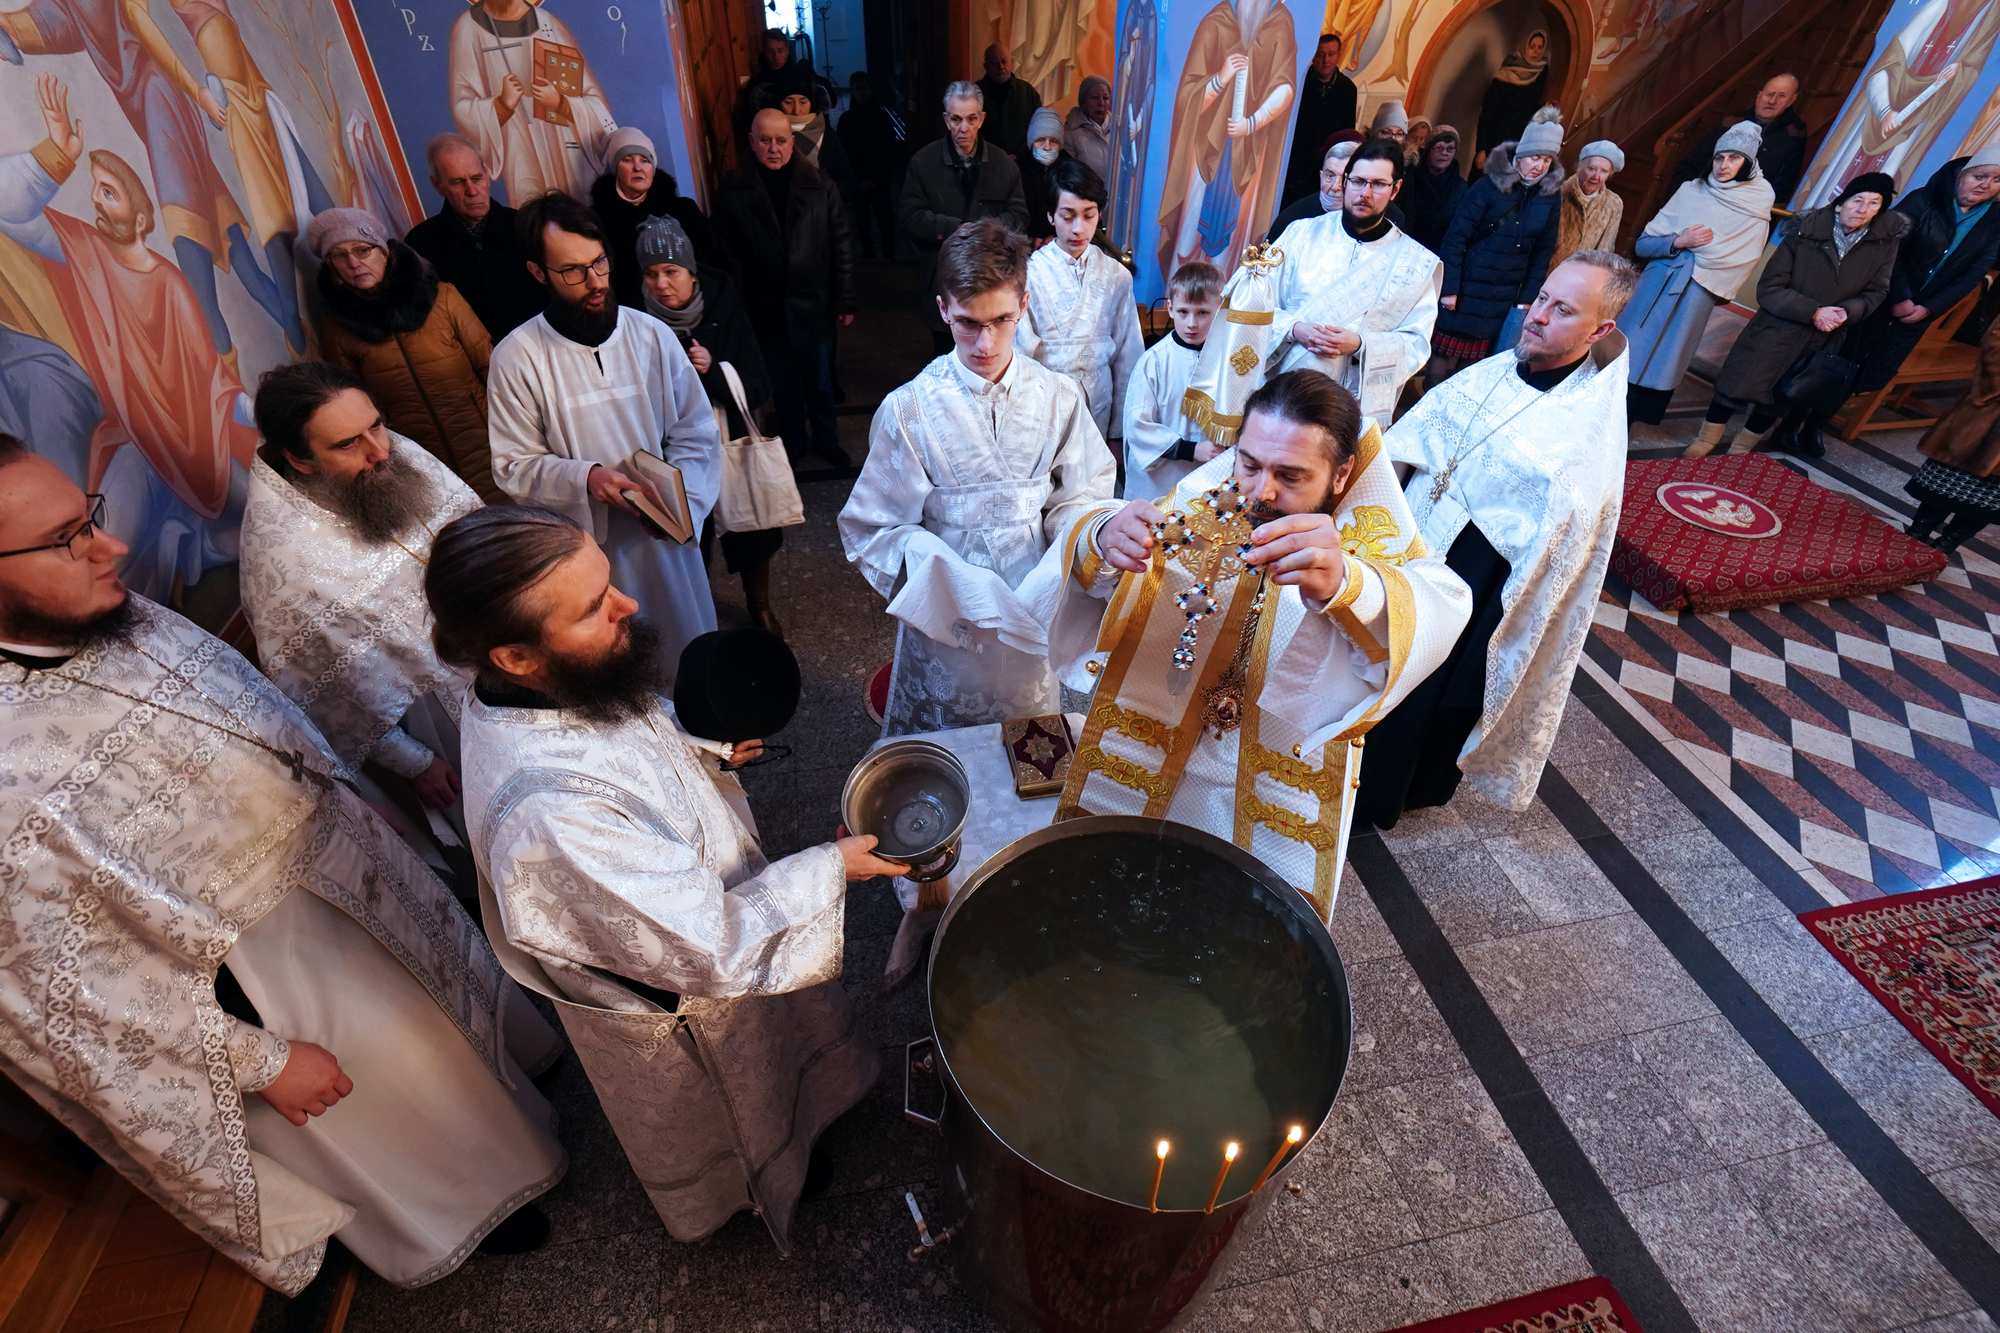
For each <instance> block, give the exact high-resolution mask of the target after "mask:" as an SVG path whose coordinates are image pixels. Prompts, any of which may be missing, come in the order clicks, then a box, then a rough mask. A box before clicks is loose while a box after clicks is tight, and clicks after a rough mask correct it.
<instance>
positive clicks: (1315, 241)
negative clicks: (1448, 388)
mask: <svg viewBox="0 0 2000 1333" xmlns="http://www.w3.org/2000/svg"><path fill="white" fill-rule="evenodd" d="M1342 216H1343V215H1342V214H1339V213H1322V214H1321V215H1320V216H1318V217H1316V218H1309V219H1307V220H1306V221H1304V222H1295V223H1293V224H1292V225H1291V226H1290V227H1287V228H1286V229H1285V236H1284V239H1283V241H1281V242H1280V243H1279V245H1278V248H1279V249H1281V250H1283V251H1284V252H1285V263H1284V266H1283V267H1282V268H1281V269H1280V270H1279V271H1278V314H1277V321H1276V322H1277V327H1278V338H1279V342H1278V347H1277V350H1276V351H1275V352H1273V353H1272V357H1271V360H1272V363H1273V364H1274V365H1275V366H1276V368H1277V369H1278V370H1280V371H1285V370H1298V369H1301V368H1304V367H1311V368H1312V369H1314V370H1322V371H1325V372H1326V373H1327V374H1329V375H1331V376H1333V377H1334V379H1336V380H1338V381H1339V382H1340V383H1341V384H1342V385H1344V386H1345V387H1346V389H1347V390H1348V392H1350V393H1352V394H1353V395H1354V396H1355V398H1356V399H1358V400H1359V401H1360V403H1361V414H1362V415H1363V416H1364V417H1366V418H1367V419H1368V420H1369V421H1372V422H1374V423H1375V424H1376V425H1377V426H1380V427H1381V428H1382V429H1383V430H1387V429H1388V428H1389V422H1390V420H1391V419H1392V418H1393V417H1394V415H1395V411H1396V399H1397V397H1398V395H1400V394H1401V393H1402V391H1403V384H1404V382H1405V381H1406V380H1408V379H1409V378H1410V376H1412V375H1414V374H1416V373H1417V372H1418V371H1420V370H1422V369H1423V368H1424V364H1425V363H1426V362H1427V361H1429V360H1430V356H1431V331H1432V329H1433V328H1435V327H1436V325H1437V312H1438V290H1439V288H1440V286H1441V285H1442V284H1443V282H1444V264H1443V263H1442V261H1440V260H1439V259H1438V257H1437V256H1436V255H1434V254H1432V253H1431V252H1430V251H1429V250H1426V249H1425V248H1424V247H1423V246H1422V245H1421V244H1419V243H1418V242H1416V241H1414V240H1412V239H1411V238H1410V237H1408V236H1406V235H1404V234H1403V233H1402V232H1400V231H1398V230H1396V228H1395V227H1394V226H1393V225H1391V226H1390V228H1389V231H1388V234H1387V235H1386V236H1384V237H1382V238H1381V239H1379V240H1373V241H1357V240H1355V239H1354V238H1353V237H1352V236H1349V235H1348V234H1347V229H1346V227H1345V226H1343V225H1342V222H1341V218H1342ZM1301 320H1304V321H1305V322H1306V323H1308V324H1322V325H1326V326H1328V327H1331V328H1340V329H1345V330H1347V331H1348V332H1349V333H1352V334H1355V335H1356V336H1357V337H1359V338H1360V339H1361V346H1360V347H1359V348H1358V349H1357V350H1356V351H1355V352H1354V353H1353V354H1352V355H1350V356H1337V357H1324V356H1320V355H1319V354H1318V353H1316V352H1313V351H1310V350H1308V349H1307V348H1305V347H1302V346H1300V345H1299V344H1297V343H1295V342H1293V341H1292V339H1291V330H1292V325H1294V324H1296V323H1298V322H1299V321H1301Z"/></svg>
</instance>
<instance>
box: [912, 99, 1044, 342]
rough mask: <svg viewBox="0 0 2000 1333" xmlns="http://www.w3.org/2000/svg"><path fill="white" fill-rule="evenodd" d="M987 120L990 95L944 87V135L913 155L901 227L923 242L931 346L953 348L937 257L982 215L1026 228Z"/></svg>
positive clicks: (920, 265)
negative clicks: (988, 135)
mask: <svg viewBox="0 0 2000 1333" xmlns="http://www.w3.org/2000/svg"><path fill="white" fill-rule="evenodd" d="M985 123H986V103H985V95H984V94H983V93H981V92H980V91H979V85H978V84H976V83H969V82H967V81H965V80H963V79H961V80H959V81H958V82H957V83H954V84H952V85H951V86H950V87H949V88H946V89H945V90H944V127H945V137H944V138H942V139H939V140H938V141H937V142H935V143H928V144H925V145H924V146H923V147H922V148H919V149H918V150H917V151H916V152H914V153H912V154H911V155H910V169H909V174H908V175H907V176H906V177H905V179H904V181H903V201H902V204H901V206H900V207H899V208H898V209H897V210H896V225H897V226H898V227H900V228H901V229H902V231H903V234H904V235H905V236H907V237H909V238H910V240H911V242H912V243H913V244H914V245H915V246H916V247H917V301H918V303H919V308H920V309H921V310H922V312H923V317H924V327H926V328H928V329H929V330H930V331H931V343H932V350H934V351H935V352H936V353H937V354H938V355H939V356H943V355H945V354H946V353H947V352H950V351H951V350H952V341H951V334H950V333H949V332H947V331H946V329H945V326H944V317H943V316H942V315H940V314H938V311H937V302H936V301H935V300H933V299H932V298H933V297H935V296H936V295H937V257H938V247H939V246H941V245H943V244H944V242H945V238H946V237H947V236H950V235H951V234H952V233H953V232H955V231H957V230H958V229H959V228H960V227H962V226H964V225H965V224H966V223H968V222H971V221H974V220H975V219H978V218H998V219H1000V220H1001V221H1002V222H1004V223H1006V224H1007V225H1008V226H1009V227H1011V228H1013V229H1014V230H1015V231H1026V230H1027V227H1028V204H1027V200H1026V199H1025V198H1024V197H1023V196H1022V194H1021V172H1020V169H1019V168H1017V167H1016V166H1015V165H1014V159H1013V158H1011V157H1009V156H1008V155H1007V154H1006V153H1003V152H1001V151H1000V149H999V147H998V146H997V145H995V144H992V143H988V142H987V141H986V140H984V139H983V138H981V137H980V130H981V128H982V127H983V126H984V125H985Z"/></svg>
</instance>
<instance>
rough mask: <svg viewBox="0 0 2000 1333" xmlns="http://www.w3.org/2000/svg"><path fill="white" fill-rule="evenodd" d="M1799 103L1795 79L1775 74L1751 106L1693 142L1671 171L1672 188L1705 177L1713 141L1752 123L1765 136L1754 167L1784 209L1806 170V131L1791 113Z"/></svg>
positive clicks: (1712, 150)
mask: <svg viewBox="0 0 2000 1333" xmlns="http://www.w3.org/2000/svg"><path fill="white" fill-rule="evenodd" d="M1798 100H1799V81H1798V78H1797V76H1795V75H1791V74H1774V75H1772V76H1771V77H1770V78H1769V79H1766V80H1765V81H1764V86H1763V88H1761V89H1759V90H1758V93H1757V101H1756V104H1755V105H1754V106H1752V107H1751V108H1750V109H1749V110H1748V111H1739V112H1737V113H1736V114H1735V115H1733V116H1724V117H1723V118H1722V119H1721V120H1720V121H1718V122H1717V123H1716V126H1715V128H1714V129H1712V130H1710V131H1709V132H1708V133H1706V134H1704V135H1702V136H1701V138H1699V139H1697V140H1695V142H1694V145H1693V146H1692V147H1691V148H1689V149H1688V151H1687V156H1686V157H1683V158H1682V159H1681V162H1680V165H1679V166H1677V167H1675V168H1674V184H1675V185H1676V186H1678V185H1680V183H1681V182H1682V181H1692V180H1700V179H1701V178H1702V177H1703V176H1706V175H1707V174H1708V172H1709V168H1710V166H1711V165H1712V164H1713V163H1714V161H1715V141H1716V140H1718V139H1720V138H1721V137H1722V132H1723V131H1724V130H1726V129H1728V128H1729V127H1730V126H1731V125H1734V124H1736V123H1737V122H1738V121H1742V120H1754V121H1756V122H1757V127H1758V128H1759V129H1761V130H1762V131H1763V132H1764V141H1763V143H1762V145H1761V146H1760V147H1759V148H1758V149H1757V165H1758V167H1759V168H1761V169H1762V170H1763V172H1764V179H1765V180H1767V181H1769V182H1771V193H1772V194H1773V195H1774V196H1775V197H1776V198H1777V200H1778V203H1779V204H1780V205H1781V206H1782V205H1784V204H1785V203H1786V202H1787V201H1789V200H1790V199H1791V197H1792V191H1793V190H1796V189H1797V188H1798V186H1799V176H1800V175H1801V174H1802V173H1803V172H1804V171H1805V169H1806V135H1807V133H1808V131H1807V129H1806V123H1805V121H1803V120H1801V119H1800V118H1799V113H1798V112H1796V111H1794V110H1793V109H1792V103H1794V102H1796V101H1798Z"/></svg>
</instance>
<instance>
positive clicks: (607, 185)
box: [590, 125, 723, 310]
mask: <svg viewBox="0 0 2000 1333" xmlns="http://www.w3.org/2000/svg"><path fill="white" fill-rule="evenodd" d="M604 161H605V163H606V170H605V172H604V174H603V175H602V176H599V177H598V178H597V182H596V183H595V184H594V185H592V186H591V187H590V207H591V211H592V212H594V213H596V214H597V220H598V221H599V222H601V223H603V224H604V248H605V249H606V250H608V251H610V253H611V290H612V292H613V293H614V294H616V296H617V297H618V304H619V305H622V306H629V307H631V308H632V309H634V310H640V309H643V308H644V307H643V306H642V305H641V304H640V300H639V270H638V267H637V266H636V265H635V264H633V262H632V242H633V239H634V238H635V237H637V236H638V234H639V228H640V227H641V226H643V225H644V224H645V222H646V220H647V219H648V218H656V217H670V218H673V219H674V220H675V221H677V222H679V223H680V224H681V230H682V231H685V232H686V233H687V234H688V239H689V240H691V241H693V242H694V248H695V253H696V254H698V255H700V256H701V259H702V262H703V263H707V264H714V263H719V262H720V261H721V260H722V258H723V255H722V253H721V252H720V251H718V250H717V249H716V246H715V238H714V236H713V234H712V233H711V232H710V231H709V226H708V219H707V218H706V217H705V216H703V214H702V211H701V205H699V204H697V203H696V202H695V201H694V200H692V199H690V198H688V197H687V196H686V195H684V194H682V193H681V192H680V186H679V185H678V184H677V183H676V182H675V181H674V178H673V175H672V174H671V173H670V172H665V171H662V170H660V165H659V155H658V154H657V153H656V152H655V151H654V149H653V140H652V137H651V136H650V135H648V134H647V133H646V132H645V131H644V130H642V129H639V128H637V127H635V126H632V125H622V126H620V127H619V128H618V129H616V130H614V131H612V133H611V138H610V140H609V141H608V142H607V144H606V145H605V149H604Z"/></svg>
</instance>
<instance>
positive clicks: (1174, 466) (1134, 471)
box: [1124, 259, 1222, 500]
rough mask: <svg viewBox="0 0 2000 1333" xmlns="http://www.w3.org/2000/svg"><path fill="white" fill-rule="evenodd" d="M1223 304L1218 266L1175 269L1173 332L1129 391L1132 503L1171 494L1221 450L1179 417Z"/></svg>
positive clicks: (1170, 287) (1170, 303)
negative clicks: (1210, 328)
mask: <svg viewBox="0 0 2000 1333" xmlns="http://www.w3.org/2000/svg"><path fill="white" fill-rule="evenodd" d="M1221 302H1222V274H1221V273H1220V272H1218V271H1217V270H1216V267H1215V265H1213V264H1209V263H1204V262H1203V261H1201V260H1199V259H1197V260H1195V261H1194V262H1193V263H1191V264H1182V265H1181V266H1180V267H1179V268H1177V269H1175V270H1174V277H1173V281H1172V282H1170V283H1168V284H1167V313H1168V314H1170V315H1172V316H1173V321H1174V329H1173V332H1172V333H1170V334H1168V335H1167V336H1166V337H1164V338H1162V339H1160V341H1158V342H1156V343H1154V344H1153V345H1152V346H1151V347H1149V348H1147V349H1146V353H1145V355H1144V356H1141V357H1140V358H1139V364H1138V365H1136V366H1134V367H1133V369H1132V384H1131V387H1130V388H1129V389H1127V390H1126V393H1125V491H1124V494H1125V496H1126V497H1127V498H1129V499H1138V500H1149V499H1155V498H1157V497H1159V496H1162V495H1170V494H1172V493H1173V489H1174V486H1175V485H1176V484H1177V483H1178V482H1179V481H1180V479H1181V478H1182V477H1185V476H1186V475H1187V474H1188V473H1190V472H1192V471H1194V470H1195V468H1197V467H1199V466H1200V465H1201V464H1203V463H1206V462H1207V461H1208V460H1209V459H1211V458H1213V457H1215V456H1216V455H1217V454H1219V453H1221V452H1222V450H1221V447H1220V446H1218V445H1215V444H1212V443H1210V442H1209V441H1207V440H1203V439H1201V438H1199V434H1198V432H1196V431H1195V430H1194V428H1193V426H1192V425H1191V424H1190V423H1189V421H1188V420H1187V418H1186V417H1184V416H1182V415H1181V399H1182V397H1183V396H1185V395H1186V393H1187V386H1188V379H1189V377H1190V376H1192V375H1193V374H1194V366H1195V362H1196V361H1198V360H1200V359H1201V345H1202V344H1203V343H1204V342H1206V341H1207V340H1208V327H1209V325H1211V324H1213V323H1214V322H1215V312H1216V309H1217V308H1218V307H1219V306H1220V304H1221ZM1190 436H1195V437H1196V438H1192V439H1191V438H1189V437H1190Z"/></svg>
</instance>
